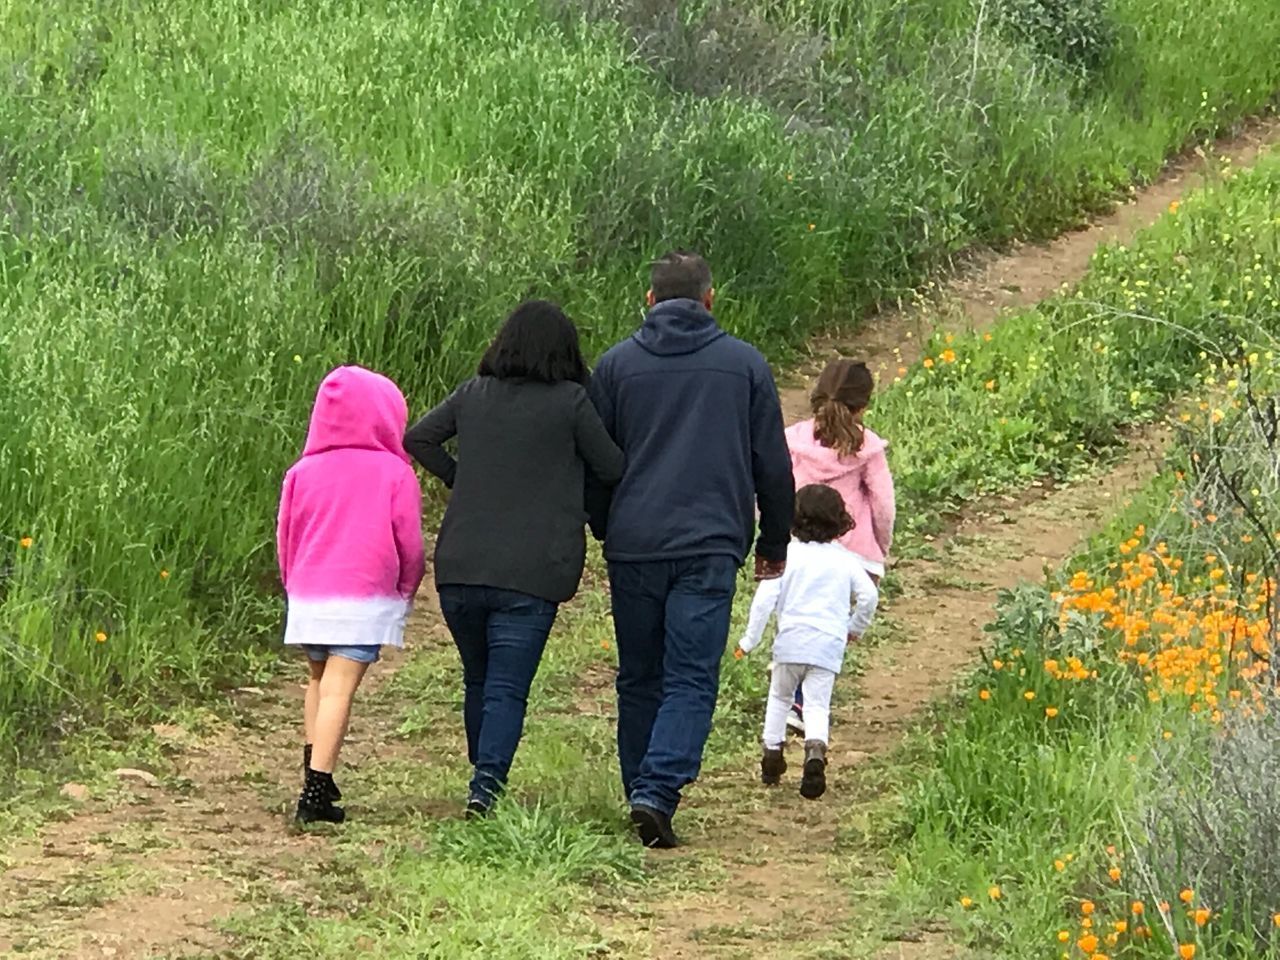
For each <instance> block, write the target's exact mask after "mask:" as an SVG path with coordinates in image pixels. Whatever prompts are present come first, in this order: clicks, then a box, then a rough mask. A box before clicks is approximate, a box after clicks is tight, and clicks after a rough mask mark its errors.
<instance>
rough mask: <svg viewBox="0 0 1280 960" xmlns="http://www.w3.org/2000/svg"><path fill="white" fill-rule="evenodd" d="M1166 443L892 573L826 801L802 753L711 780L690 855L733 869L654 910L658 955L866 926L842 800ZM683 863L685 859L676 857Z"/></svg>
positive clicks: (763, 944) (981, 523)
mask: <svg viewBox="0 0 1280 960" xmlns="http://www.w3.org/2000/svg"><path fill="white" fill-rule="evenodd" d="M1167 437H1168V435H1167V433H1166V431H1164V430H1163V429H1160V428H1151V429H1149V430H1147V431H1144V432H1142V433H1139V434H1137V435H1135V436H1134V437H1133V438H1132V442H1131V444H1130V447H1129V452H1128V455H1127V456H1126V457H1125V459H1124V460H1123V461H1122V462H1120V463H1119V464H1118V465H1116V466H1115V467H1113V468H1112V469H1110V470H1107V471H1106V472H1104V473H1102V474H1100V475H1098V476H1096V477H1093V478H1090V479H1088V480H1084V481H1081V482H1079V483H1077V484H1074V485H1069V486H1062V487H1059V488H1057V489H1046V488H1035V489H1033V491H1032V492H1031V493H1029V494H1027V495H1024V496H1022V497H1004V498H996V499H994V500H992V501H990V502H989V503H988V504H986V505H985V508H984V509H982V510H980V511H977V512H975V513H973V514H971V515H969V516H967V517H966V518H965V519H964V520H962V521H961V522H960V523H959V524H958V525H957V527H956V528H955V530H954V531H953V532H952V533H950V534H949V535H948V536H946V537H945V538H941V539H939V540H938V541H937V542H935V543H934V544H933V545H932V546H934V547H935V548H936V554H935V556H934V557H931V558H929V559H922V560H914V561H910V562H904V563H901V564H899V565H898V566H897V567H896V568H895V569H896V570H897V573H898V575H899V578H900V580H901V582H902V585H903V593H902V595H901V596H900V597H898V598H896V599H894V600H893V601H892V603H891V604H890V605H888V609H887V610H886V616H887V618H888V619H889V620H890V622H891V624H892V625H893V627H894V628H895V629H896V632H898V633H899V634H901V635H902V642H900V643H889V644H886V645H884V646H882V647H880V648H878V649H876V650H875V651H874V652H872V654H871V655H870V657H869V660H868V662H867V664H866V668H865V670H864V672H863V674H862V676H861V677H860V678H859V679H858V681H857V683H856V689H857V695H856V697H853V696H851V695H850V692H849V691H848V690H845V691H838V694H842V696H841V697H840V699H841V701H842V702H840V703H837V705H836V706H835V707H834V708H833V711H832V728H833V732H832V742H831V754H830V762H831V767H830V773H829V777H828V783H829V791H830V792H829V797H828V799H826V800H824V801H819V802H816V803H811V802H808V801H805V800H802V799H801V798H800V796H799V794H798V792H797V791H796V787H797V785H798V776H797V774H798V771H797V770H796V769H795V767H798V764H799V760H800V750H799V748H798V745H797V744H796V743H795V742H794V741H793V743H792V745H791V746H790V748H789V756H790V760H791V763H792V764H793V769H792V770H791V771H789V775H788V776H787V777H786V778H784V783H783V785H782V786H781V787H779V788H776V789H770V790H765V789H764V788H763V787H761V786H759V784H758V782H757V781H756V773H757V771H756V769H755V768H754V766H752V767H751V768H750V769H745V770H733V771H726V772H721V773H718V774H716V775H714V776H711V777H709V778H706V779H704V780H703V781H702V782H701V783H699V784H698V786H697V787H696V788H695V790H693V791H691V792H690V797H689V807H690V808H692V809H699V810H700V819H703V820H704V821H705V822H707V823H709V824H710V826H709V827H708V828H707V829H706V832H705V834H703V835H702V836H699V837H697V843H696V846H694V847H692V848H691V851H692V852H691V853H689V854H684V855H685V856H698V855H699V854H698V851H700V850H714V851H715V856H716V858H717V860H718V861H719V862H720V863H721V864H722V865H723V867H724V877H723V879H722V880H721V881H720V882H719V883H717V884H716V886H715V889H714V890H712V891H710V892H708V891H699V892H696V893H692V894H688V895H683V896H677V897H674V898H671V899H668V900H665V901H662V902H659V903H655V904H651V905H650V915H649V916H648V917H647V918H643V919H642V920H641V922H642V923H643V924H644V925H646V926H647V927H648V929H649V931H650V933H651V935H652V937H653V939H654V943H655V947H654V951H653V956H654V957H662V958H668V957H707V958H712V957H719V956H726V957H727V956H737V955H739V954H740V953H741V952H742V951H744V950H745V949H747V948H750V951H751V954H752V956H754V957H771V958H775V957H776V958H791V957H804V956H809V955H811V953H810V951H811V950H812V949H813V948H814V947H815V946H816V945H818V944H820V943H821V942H822V940H823V939H824V938H825V937H827V936H829V935H830V934H831V933H832V932H834V931H835V930H836V929H838V927H839V926H840V924H841V923H851V922H854V921H856V919H857V917H856V913H855V912H854V911H853V910H852V905H851V903H850V894H849V891H848V888H847V887H846V886H844V885H843V884H842V883H841V882H840V880H839V871H840V869H841V865H840V864H839V863H838V862H837V860H836V858H835V856H833V854H835V853H836V852H837V851H838V837H837V832H838V827H839V822H840V818H841V815H842V813H845V812H847V811H846V810H845V807H844V805H842V804H841V803H839V800H838V798H839V797H840V796H842V795H845V796H848V795H850V794H854V793H856V789H855V785H856V781H857V778H858V776H859V766H860V765H861V764H864V763H866V762H867V761H868V760H870V759H871V758H872V757H874V756H876V755H877V754H880V753H882V752H884V751H886V750H888V749H890V748H892V747H893V746H894V745H896V744H897V743H898V742H899V741H900V739H901V737H902V734H903V732H904V730H905V728H906V727H907V726H908V724H910V723H911V722H912V721H913V720H915V719H916V718H917V717H918V715H919V713H920V711H921V710H922V709H923V708H924V707H925V706H926V705H928V704H929V703H930V702H931V701H933V700H934V699H936V698H937V697H938V696H940V695H941V694H943V693H945V692H946V690H947V689H948V688H949V686H950V685H951V684H952V683H953V682H954V680H955V679H956V677H957V675H958V674H960V673H961V672H962V671H963V670H964V668H965V667H966V666H967V665H969V664H971V663H972V662H973V660H974V657H975V656H976V654H977V651H978V650H979V648H980V647H981V645H982V644H983V643H984V640H985V636H984V634H983V630H982V628H983V626H984V625H985V624H986V623H988V622H989V621H990V620H991V615H992V612H993V607H994V604H995V602H996V596H997V593H998V592H999V591H1000V590H1002V589H1005V588H1008V587H1012V586H1014V585H1015V584H1018V583H1020V582H1023V581H1027V580H1031V581H1037V580H1039V579H1041V577H1042V576H1043V574H1044V571H1045V569H1046V567H1050V568H1051V567H1054V566H1055V565H1057V564H1059V563H1061V562H1063V561H1064V560H1066V559H1067V558H1068V557H1069V556H1070V555H1071V552H1072V550H1073V549H1074V548H1075V547H1076V546H1077V545H1078V544H1079V543H1080V541H1081V539H1082V538H1083V537H1084V536H1085V535H1087V534H1088V533H1089V532H1090V531H1092V530H1094V529H1096V528H1097V527H1098V526H1099V524H1100V522H1101V521H1102V520H1104V519H1105V518H1106V517H1107V516H1108V515H1109V514H1110V513H1112V512H1113V511H1114V510H1115V509H1116V508H1117V507H1118V506H1119V505H1120V503H1121V502H1122V501H1123V500H1124V498H1125V497H1126V496H1127V495H1129V494H1131V493H1133V492H1135V491H1137V490H1138V489H1140V488H1141V486H1142V485H1143V484H1144V483H1145V482H1146V481H1147V480H1148V479H1149V478H1150V477H1152V476H1154V474H1155V472H1156V470H1157V468H1158V466H1159V461H1160V458H1161V455H1162V451H1163V450H1164V447H1165V444H1166V441H1167ZM675 856H676V858H679V857H680V856H681V854H680V853H678V852H677V854H676V855H675ZM952 955H953V954H952V953H951V952H950V950H949V949H948V948H947V947H946V946H945V945H939V944H938V943H937V942H933V941H929V940H928V939H927V938H924V939H921V940H919V941H912V942H903V943H900V944H895V945H894V946H893V948H892V949H891V950H890V951H889V952H888V953H886V954H885V956H886V958H888V957H898V956H902V957H921V958H923V957H947V956H952Z"/></svg>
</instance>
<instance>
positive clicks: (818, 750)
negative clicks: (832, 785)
mask: <svg viewBox="0 0 1280 960" xmlns="http://www.w3.org/2000/svg"><path fill="white" fill-rule="evenodd" d="M826 792H827V745H826V744H825V743H823V742H822V741H821V740H806V741H805V743H804V776H803V777H802V778H801V780H800V796H802V797H804V798H805V799H806V800H817V799H818V798H819V797H820V796H822V795H823V794H824V793H826Z"/></svg>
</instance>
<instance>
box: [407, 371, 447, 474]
mask: <svg viewBox="0 0 1280 960" xmlns="http://www.w3.org/2000/svg"><path fill="white" fill-rule="evenodd" d="M459 392H460V390H455V391H454V392H453V393H452V394H451V395H450V396H449V397H448V399H446V400H445V401H444V402H443V403H441V404H440V405H439V406H437V407H436V408H435V409H434V410H432V411H431V412H430V413H428V414H427V415H426V416H425V417H423V418H422V419H421V420H419V421H418V422H417V423H415V424H414V425H413V426H412V427H410V428H409V430H408V432H406V433H405V435H404V449H405V451H406V452H407V453H408V454H409V456H411V457H413V459H414V460H417V461H418V463H420V464H422V466H423V467H424V468H425V469H426V470H427V472H428V473H431V474H433V475H434V476H436V477H439V478H440V480H441V481H443V483H444V485H445V486H446V487H448V488H449V489H450V490H452V489H453V479H454V477H455V476H456V474H457V472H458V461H456V460H454V459H453V457H451V456H450V455H449V451H448V450H446V449H445V448H444V442H445V441H446V440H449V439H451V438H452V437H454V436H456V435H457V433H458V395H459Z"/></svg>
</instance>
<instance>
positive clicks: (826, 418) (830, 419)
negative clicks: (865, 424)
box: [813, 397, 863, 457]
mask: <svg viewBox="0 0 1280 960" xmlns="http://www.w3.org/2000/svg"><path fill="white" fill-rule="evenodd" d="M813 437H814V439H815V440H817V441H818V442H819V443H820V444H822V445H823V446H824V447H827V448H828V449H830V450H834V451H835V452H836V453H837V454H838V455H840V456H842V457H851V456H853V455H854V454H855V453H857V452H858V451H859V450H861V449H862V440H863V430H862V423H861V422H860V421H859V419H858V413H856V412H855V411H854V410H853V409H852V408H851V407H849V406H847V405H846V404H843V403H841V402H840V401H839V400H832V399H831V398H829V397H824V398H821V399H819V398H817V397H815V398H814V403H813Z"/></svg>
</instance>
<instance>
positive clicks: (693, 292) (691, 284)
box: [648, 250, 716, 310]
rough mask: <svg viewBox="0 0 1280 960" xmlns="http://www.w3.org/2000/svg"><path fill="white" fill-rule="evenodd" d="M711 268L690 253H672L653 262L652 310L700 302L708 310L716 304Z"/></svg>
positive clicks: (651, 272) (651, 271)
mask: <svg viewBox="0 0 1280 960" xmlns="http://www.w3.org/2000/svg"><path fill="white" fill-rule="evenodd" d="M715 294H716V291H715V288H714V287H712V286H711V267H710V266H709V265H708V264H707V261H705V260H703V259H702V257H700V256H698V255H697V254H696V253H692V252H690V251H688V250H673V251H671V252H670V253H667V254H664V255H663V256H661V257H659V258H658V259H657V260H655V261H653V266H652V268H651V269H650V273H649V297H648V299H649V306H653V305H654V304H655V303H661V302H662V301H664V300H681V299H683V300H697V301H698V302H699V303H701V304H702V305H703V306H704V307H706V308H707V309H708V310H710V309H711V304H712V301H714V300H715Z"/></svg>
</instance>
